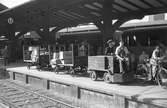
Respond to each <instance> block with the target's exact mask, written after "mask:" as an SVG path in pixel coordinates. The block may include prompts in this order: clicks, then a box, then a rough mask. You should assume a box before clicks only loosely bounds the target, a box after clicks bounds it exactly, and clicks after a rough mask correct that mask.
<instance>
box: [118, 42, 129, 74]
mask: <svg viewBox="0 0 167 108" xmlns="http://www.w3.org/2000/svg"><path fill="white" fill-rule="evenodd" d="M128 54H129V51H128V49H127V47H126V46H124V42H123V41H120V42H119V46H118V47H117V48H116V51H115V55H116V57H117V59H118V60H119V68H120V73H124V72H127V70H128V68H129V59H128Z"/></svg>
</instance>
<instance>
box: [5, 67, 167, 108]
mask: <svg viewBox="0 0 167 108" xmlns="http://www.w3.org/2000/svg"><path fill="white" fill-rule="evenodd" d="M7 71H8V72H9V75H10V79H11V80H18V81H22V82H24V83H26V84H30V85H34V86H35V87H38V88H42V89H47V90H50V91H52V92H54V93H56V94H59V95H61V96H66V97H69V98H71V100H72V101H74V102H78V101H77V100H79V101H82V102H83V103H82V104H87V105H86V106H89V107H88V108H167V89H165V88H162V87H159V86H157V85H148V84H141V83H130V84H107V83H105V82H103V81H101V80H99V81H92V80H91V79H90V78H88V77H81V76H75V77H73V76H71V75H69V74H65V73H64V72H60V73H59V74H56V73H54V72H48V71H38V70H36V69H35V68H32V69H30V70H29V69H27V67H26V66H23V65H22V66H9V67H7ZM81 106H82V105H81ZM83 106H85V105H83ZM83 108H84V107H83Z"/></svg>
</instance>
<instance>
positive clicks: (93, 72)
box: [90, 71, 97, 81]
mask: <svg viewBox="0 0 167 108" xmlns="http://www.w3.org/2000/svg"><path fill="white" fill-rule="evenodd" d="M90 78H91V79H92V80H93V81H96V80H97V73H96V71H92V72H91V73H90Z"/></svg>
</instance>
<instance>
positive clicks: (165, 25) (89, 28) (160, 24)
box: [59, 20, 167, 35]
mask: <svg viewBox="0 0 167 108" xmlns="http://www.w3.org/2000/svg"><path fill="white" fill-rule="evenodd" d="M154 29H167V20H158V21H148V22H139V23H125V24H123V25H121V26H120V28H119V29H118V30H117V31H116V32H121V31H126V32H127V31H135V30H154ZM59 33H60V35H75V34H96V33H100V31H99V30H98V28H97V27H96V26H95V25H85V26H80V27H73V28H66V29H63V30H61V31H59Z"/></svg>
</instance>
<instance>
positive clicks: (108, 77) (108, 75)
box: [103, 72, 112, 83]
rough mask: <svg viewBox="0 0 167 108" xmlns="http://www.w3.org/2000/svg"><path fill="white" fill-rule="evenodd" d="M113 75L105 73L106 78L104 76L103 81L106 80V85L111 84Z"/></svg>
mask: <svg viewBox="0 0 167 108" xmlns="http://www.w3.org/2000/svg"><path fill="white" fill-rule="evenodd" d="M110 77H111V74H110V73H108V72H105V73H104V76H103V79H104V81H105V82H106V83H111V82H112V81H111V78H110Z"/></svg>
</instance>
